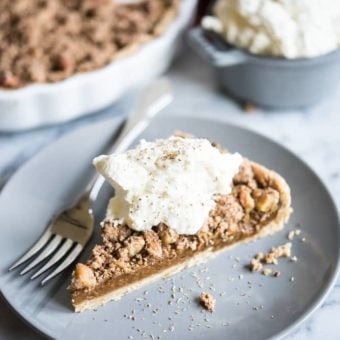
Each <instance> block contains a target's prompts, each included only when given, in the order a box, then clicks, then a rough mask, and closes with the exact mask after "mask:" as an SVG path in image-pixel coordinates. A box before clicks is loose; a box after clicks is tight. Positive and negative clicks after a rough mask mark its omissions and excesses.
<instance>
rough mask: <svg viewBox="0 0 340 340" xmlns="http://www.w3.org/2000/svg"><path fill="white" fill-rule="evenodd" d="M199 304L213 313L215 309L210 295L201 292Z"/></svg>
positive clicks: (213, 300) (214, 301)
mask: <svg viewBox="0 0 340 340" xmlns="http://www.w3.org/2000/svg"><path fill="white" fill-rule="evenodd" d="M200 303H201V305H202V307H204V308H205V309H206V310H207V311H209V312H213V311H214V309H215V304H216V300H215V299H214V297H213V296H212V295H211V294H210V293H207V292H202V293H201V294H200Z"/></svg>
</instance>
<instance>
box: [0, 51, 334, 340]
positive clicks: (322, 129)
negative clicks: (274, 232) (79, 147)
mask: <svg viewBox="0 0 340 340" xmlns="http://www.w3.org/2000/svg"><path fill="white" fill-rule="evenodd" d="M169 77H170V78H171V80H172V81H173V85H174V88H175V95H176V101H175V103H174V104H173V105H172V112H173V114H179V115H180V114H192V115H195V116H202V117H212V118H213V117H217V118H219V119H225V120H227V121H230V122H234V123H236V124H239V125H243V126H247V127H248V128H250V129H253V130H256V131H258V132H260V133H262V134H265V135H267V136H269V137H271V138H273V139H275V140H277V141H279V142H281V143H282V144H284V145H285V146H286V147H288V148H289V149H291V150H293V151H294V152H295V153H297V154H298V155H299V156H300V157H301V158H303V159H304V160H305V161H306V162H307V163H308V164H309V165H310V166H311V167H312V168H313V169H314V170H315V171H316V172H317V173H318V174H319V175H320V176H321V177H322V178H323V180H324V181H325V183H326V185H327V186H328V187H329V189H330V191H331V193H332V194H333V197H334V198H335V200H336V204H337V207H338V209H339V208H340V151H339V150H340V89H338V91H337V93H336V94H335V95H332V96H331V97H329V98H328V99H326V100H325V101H323V102H322V103H320V104H319V105H317V106H315V107H313V108H310V109H307V110H295V111H289V112H287V111H284V112H267V111H262V110H257V111H255V112H252V113H248V114H245V113H244V112H243V111H242V110H241V109H240V107H239V105H238V104H237V103H235V102H234V101H232V100H231V99H229V98H228V97H226V96H224V95H223V94H222V93H220V92H219V91H218V88H217V86H216V84H215V81H214V76H213V72H212V70H210V69H209V68H208V67H207V66H206V65H205V64H204V63H203V62H201V61H200V60H199V59H197V58H196V57H195V56H194V55H192V53H191V52H190V51H188V49H184V51H183V53H182V55H181V57H180V58H179V60H177V62H176V63H175V65H174V66H173V67H172V69H171V70H170V72H169ZM132 98H134V95H133V94H130V95H129V99H124V100H122V101H121V102H120V103H119V104H117V105H116V106H115V107H114V108H110V109H109V110H106V111H103V112H101V113H99V114H96V115H92V116H91V117H88V118H86V119H83V120H79V121H76V122H72V123H69V124H64V125H61V126H56V127H50V128H43V129H39V130H35V131H29V132H24V133H20V134H0V155H1V157H0V188H1V187H2V186H3V185H4V184H5V182H6V181H7V180H8V179H9V178H10V176H11V174H12V173H13V172H14V171H15V169H16V168H17V167H18V166H20V164H22V162H24V161H25V160H27V159H29V158H30V157H32V155H34V154H35V153H36V152H38V151H39V149H41V148H43V147H44V146H45V145H46V144H48V143H50V142H52V141H53V140H55V139H57V138H59V137H60V136H61V135H63V134H64V133H66V132H67V131H70V130H72V129H74V128H76V127H78V126H81V125H86V124H89V123H91V122H92V121H94V120H99V119H103V118H105V117H107V116H108V115H118V114H125V113H127V111H128V109H129V107H130V106H131V102H132V101H131V100H130V99H132ZM339 317H340V279H339V278H338V280H337V284H336V285H335V287H334V288H333V290H332V291H331V293H330V294H329V296H328V297H327V299H326V301H325V302H324V303H323V305H322V306H321V308H319V309H318V310H317V311H316V312H315V313H314V314H313V316H312V317H311V318H309V319H308V320H307V321H306V322H304V323H303V324H302V325H301V326H300V327H299V328H298V329H296V330H294V332H293V333H292V334H290V335H289V336H288V337H287V339H289V340H296V339H308V340H318V339H321V338H323V339H327V340H328V339H339V338H340V322H339ZM21 338H25V339H37V338H38V335H37V334H36V333H35V332H34V331H32V330H30V329H29V328H28V327H27V326H26V325H24V323H22V322H21V321H20V320H19V319H18V318H17V317H16V316H15V315H14V314H13V313H12V312H11V311H10V310H9V308H8V307H7V306H5V304H4V303H3V302H2V301H0V339H21Z"/></svg>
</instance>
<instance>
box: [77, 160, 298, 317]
mask: <svg viewBox="0 0 340 340" xmlns="http://www.w3.org/2000/svg"><path fill="white" fill-rule="evenodd" d="M251 166H252V168H253V171H254V172H255V173H265V174H266V175H267V176H268V178H269V179H270V181H271V186H272V187H274V188H275V189H276V190H278V191H279V193H280V202H281V206H280V208H279V210H278V213H277V215H276V217H275V219H273V220H272V221H270V223H268V224H267V225H266V226H264V227H263V228H262V229H261V230H260V232H259V233H257V234H256V235H253V236H251V237H248V238H245V239H243V240H241V241H238V242H235V243H234V244H232V245H229V246H225V247H223V248H221V249H218V250H217V251H214V250H213V249H212V248H208V249H206V250H205V251H203V252H201V253H198V254H197V255H194V256H192V257H191V258H189V259H187V260H185V261H184V262H182V263H179V264H176V265H174V266H171V267H169V268H166V269H164V270H162V271H160V272H158V273H155V274H153V275H150V276H148V277H146V278H144V279H142V280H140V281H138V282H134V283H131V284H128V285H126V286H125V287H122V288H119V289H116V290H114V291H111V292H108V293H106V294H104V295H102V296H98V297H96V298H93V299H91V300H87V301H82V302H80V303H77V304H74V303H73V306H74V308H75V311H76V312H84V311H85V310H89V309H96V308H97V307H99V306H101V305H104V304H106V303H107V302H109V301H112V300H113V301H116V300H119V299H120V298H122V297H123V296H124V295H126V294H128V293H130V292H132V291H134V290H137V289H139V288H142V287H144V286H146V285H149V284H150V283H153V282H155V281H158V280H159V279H162V278H167V277H169V276H172V275H174V274H176V273H178V272H180V271H182V270H183V269H185V268H190V267H193V266H196V265H198V264H200V263H204V262H206V261H208V260H209V259H211V258H213V257H215V256H216V255H218V254H220V253H222V252H223V251H225V250H227V249H231V248H233V247H234V246H236V245H238V244H240V243H247V242H251V241H254V240H256V239H257V238H263V237H266V236H270V235H272V234H274V233H276V232H278V231H280V230H281V229H282V228H283V227H284V224H285V223H286V222H287V221H288V218H289V216H290V214H291V212H292V208H291V195H290V188H289V186H288V184H287V182H286V181H285V180H284V179H283V178H282V177H281V176H280V175H279V174H277V173H276V172H274V171H272V170H268V169H267V168H265V167H264V166H262V165H260V164H257V163H254V162H251Z"/></svg>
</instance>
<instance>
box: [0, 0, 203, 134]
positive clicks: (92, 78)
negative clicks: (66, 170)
mask: <svg viewBox="0 0 340 340" xmlns="http://www.w3.org/2000/svg"><path fill="white" fill-rule="evenodd" d="M196 2H197V0H182V1H181V5H180V9H179V13H178V15H177V18H176V19H175V20H174V21H173V22H172V23H171V24H170V26H169V27H168V29H167V30H166V31H165V32H164V34H163V35H162V36H160V37H159V38H156V39H154V40H152V41H150V42H149V43H147V44H145V46H142V47H141V48H140V49H138V50H137V51H135V52H133V53H132V54H131V55H129V56H127V57H125V58H121V59H119V60H116V61H114V62H112V63H111V64H109V65H108V66H106V67H103V68H101V69H99V70H96V71H93V72H88V73H83V74H79V75H75V76H72V77H70V78H68V79H66V80H64V81H60V82H57V83H53V84H36V85H29V86H27V87H24V88H22V89H17V90H3V89H2V90H1V89H0V131H15V130H23V129H30V128H35V127H39V126H43V125H49V124H55V123H60V122H64V121H68V120H71V119H74V118H77V117H80V116H83V115H86V114H88V113H91V112H94V111H97V110H99V109H101V108H104V107H106V106H108V105H109V104H111V103H113V102H114V101H115V100H117V99H118V98H119V97H120V96H121V95H122V94H124V92H126V91H127V90H128V89H130V88H131V87H134V86H136V85H138V84H141V83H143V82H146V81H148V80H150V79H152V78H155V77H156V76H158V75H159V74H161V73H163V72H164V71H165V70H166V69H167V67H168V66H169V64H170V62H171V61H172V59H173V56H174V55H175V53H176V50H177V48H178V46H179V42H180V37H181V32H182V31H183V29H184V28H185V27H186V26H187V25H188V24H189V23H190V21H191V18H192V16H193V13H194V8H195V5H196Z"/></svg>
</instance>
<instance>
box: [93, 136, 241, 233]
mask: <svg viewBox="0 0 340 340" xmlns="http://www.w3.org/2000/svg"><path fill="white" fill-rule="evenodd" d="M93 163H94V165H95V166H96V169H97V171H98V172H99V173H101V174H102V175H103V176H104V177H105V179H106V180H107V181H108V182H109V183H110V184H111V185H112V186H113V188H114V189H115V197H114V198H112V199H111V201H110V204H109V207H108V217H112V218H116V219H122V220H123V221H124V222H125V223H126V224H127V225H128V226H129V227H130V228H132V229H134V230H138V231H143V230H149V229H151V228H152V227H153V226H156V225H158V224H160V223H164V224H166V225H168V226H169V227H171V228H172V229H174V230H176V231H177V232H178V233H179V234H196V233H197V232H198V230H199V229H200V228H201V227H202V226H203V224H204V222H205V221H206V219H207V217H208V215H209V211H210V210H211V209H212V208H213V207H214V206H215V202H214V195H216V194H224V195H225V194H229V193H230V192H231V184H232V179H233V177H234V176H235V174H236V173H237V172H238V170H239V166H240V165H241V163H242V157H241V155H239V154H238V153H235V154H229V153H222V152H221V151H220V150H218V149H217V148H216V147H214V146H212V145H211V143H210V142H209V141H208V140H206V139H198V138H181V137H175V136H173V137H170V138H168V139H158V140H156V141H155V142H146V141H144V140H142V141H141V142H140V144H139V145H138V146H137V147H136V148H135V149H132V150H129V151H127V152H125V153H122V154H112V155H109V156H99V157H97V158H95V159H94V161H93Z"/></svg>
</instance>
